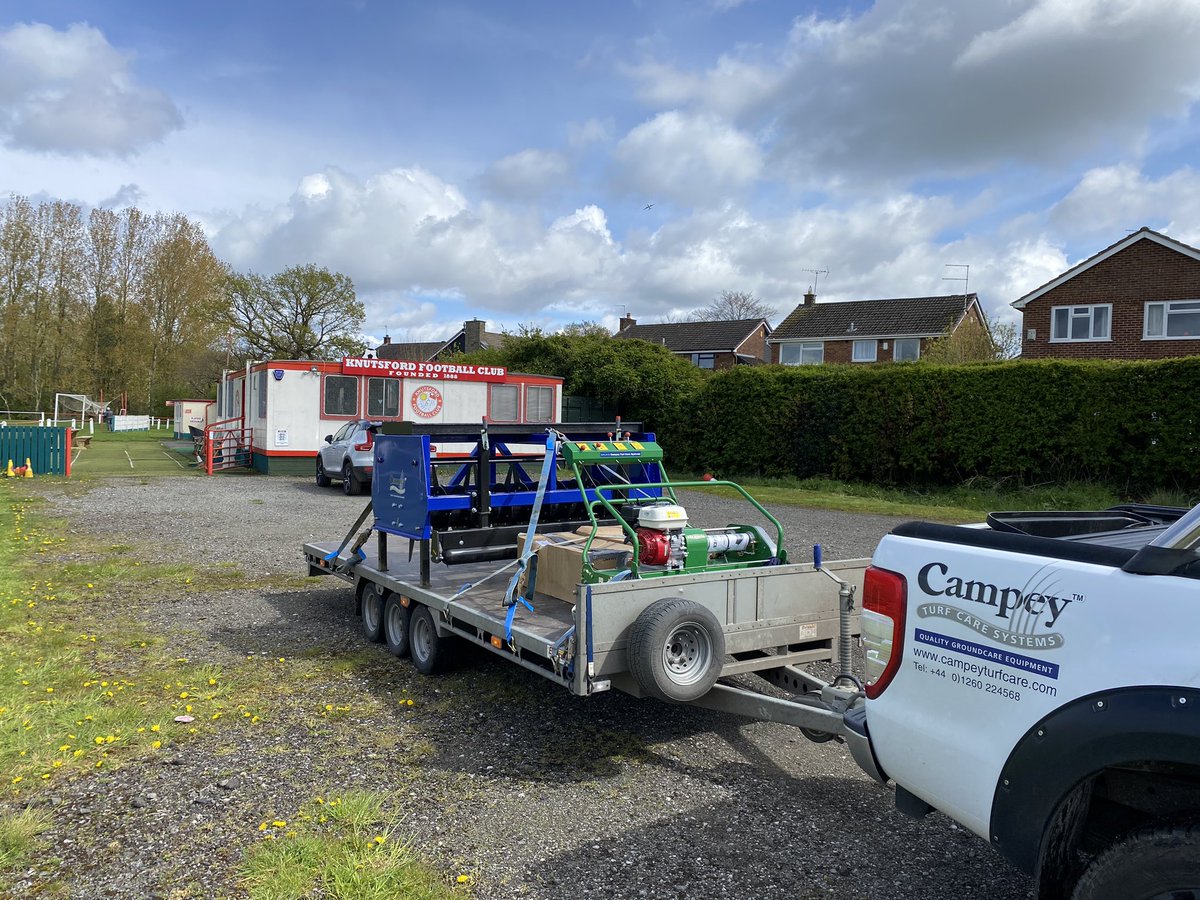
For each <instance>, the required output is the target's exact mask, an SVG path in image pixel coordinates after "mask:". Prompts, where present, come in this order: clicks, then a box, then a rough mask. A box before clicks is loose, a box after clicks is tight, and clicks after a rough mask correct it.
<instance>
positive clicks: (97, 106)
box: [0, 23, 183, 156]
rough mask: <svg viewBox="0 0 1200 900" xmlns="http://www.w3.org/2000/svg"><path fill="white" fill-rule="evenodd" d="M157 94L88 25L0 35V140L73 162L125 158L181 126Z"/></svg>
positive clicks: (21, 28)
mask: <svg viewBox="0 0 1200 900" xmlns="http://www.w3.org/2000/svg"><path fill="white" fill-rule="evenodd" d="M182 125H183V117H182V116H181V115H180V112H179V110H178V109H177V108H176V107H175V104H174V103H172V101H171V99H170V98H169V97H168V96H167V95H166V94H165V93H163V92H162V91H159V90H156V89H154V88H150V87H146V86H144V85H141V84H139V83H138V82H137V81H136V79H135V78H134V76H133V72H132V70H131V67H130V60H129V57H127V56H125V55H123V54H122V53H120V52H119V51H117V50H116V49H115V48H114V47H112V46H111V45H110V44H109V43H108V41H107V40H106V39H105V37H104V35H103V34H102V33H101V32H100V31H98V30H97V29H95V28H92V27H90V26H88V25H85V24H74V25H71V26H69V27H68V28H67V29H66V30H64V31H59V30H56V29H54V28H51V27H50V26H49V25H43V24H40V23H34V24H20V25H14V26H13V27H11V28H9V29H8V30H6V31H0V138H2V139H3V140H4V142H5V143H6V144H7V145H9V146H10V147H14V148H18V149H24V150H34V151H43V152H52V153H62V154H66V155H71V156H83V155H94V156H126V155H129V154H132V153H135V152H137V151H138V150H140V149H141V148H143V147H144V146H146V145H147V144H149V143H152V142H154V141H157V140H159V139H161V138H163V137H164V136H166V135H167V134H168V133H170V132H172V131H174V130H176V129H178V128H180V127H182Z"/></svg>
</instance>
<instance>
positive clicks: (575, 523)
mask: <svg viewBox="0 0 1200 900" xmlns="http://www.w3.org/2000/svg"><path fill="white" fill-rule="evenodd" d="M553 429H561V432H556V431H555V430H553ZM395 432H407V433H395ZM556 437H557V438H564V437H565V438H566V439H569V440H571V441H579V442H587V443H589V444H591V445H592V446H595V444H596V443H597V442H599V443H602V444H603V443H604V442H614V441H617V442H619V441H622V440H623V441H628V442H633V443H643V444H653V443H654V434H653V433H648V432H643V431H642V430H641V425H640V424H639V423H629V424H623V423H621V422H620V421H619V420H618V421H616V422H613V423H576V424H564V425H555V426H551V427H550V428H549V429H548V427H547V426H546V425H495V424H487V423H484V424H482V425H410V424H408V423H398V424H397V425H395V426H390V425H384V426H381V428H380V430H379V433H378V434H377V435H376V437H375V447H374V449H375V462H374V465H375V471H374V474H373V477H372V482H371V485H372V486H371V502H372V507H373V509H374V514H375V523H374V530H375V531H376V532H377V533H379V535H380V536H381V537H382V536H383V535H396V536H397V537H401V538H407V539H408V540H409V541H410V544H409V555H410V557H411V555H412V554H413V552H414V551H415V550H416V548H418V547H419V549H420V554H421V577H422V581H423V582H428V574H429V566H430V564H431V563H433V562H441V563H445V564H447V565H456V564H459V563H473V562H487V561H498V560H510V559H513V558H514V557H515V556H516V555H517V552H518V549H519V548H518V535H519V534H520V533H522V532H527V531H529V530H530V529H529V523H530V521H531V519H532V520H534V521H536V525H535V527H534V529H533V530H534V531H537V532H552V531H573V530H575V529H576V528H579V527H581V526H584V525H589V526H590V525H596V524H599V525H615V524H618V522H617V520H616V519H615V518H602V519H601V520H599V521H598V522H597V521H596V520H595V519H594V518H593V516H591V515H589V509H588V507H589V505H590V504H592V503H594V502H595V501H597V500H598V499H599V498H600V493H599V490H600V489H601V488H604V489H605V491H604V493H605V495H606V496H607V497H610V498H611V497H613V496H617V497H618V498H620V499H623V500H625V501H629V502H633V503H647V502H653V501H655V500H657V499H659V498H661V497H662V496H663V489H662V488H661V487H642V488H636V489H628V488H626V487H625V486H626V485H630V484H635V485H647V484H654V483H658V482H664V481H665V480H666V479H665V477H664V475H663V473H662V468H661V464H660V462H659V460H658V459H654V460H645V459H642V458H641V457H640V456H639V455H638V454H634V453H630V454H627V455H625V456H622V455H621V454H620V453H619V452H615V453H613V454H612V455H611V456H610V457H609V458H604V459H597V460H596V461H595V462H593V463H591V464H588V465H585V466H582V467H564V466H562V465H560V462H561V460H560V459H559V458H558V457H557V455H556V454H555V453H554V452H553V442H554V440H555V439H556ZM548 446H549V447H550V452H549V453H548V452H547V448H548ZM658 456H659V459H661V454H659V455H658ZM548 460H549V461H548ZM543 481H545V486H544V488H543V489H542V490H539V487H540V486H541V485H542V482H543ZM581 482H582V483H581ZM535 509H536V515H535ZM384 552H385V553H386V550H385V551H384Z"/></svg>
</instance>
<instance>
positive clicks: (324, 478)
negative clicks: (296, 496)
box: [317, 453, 333, 487]
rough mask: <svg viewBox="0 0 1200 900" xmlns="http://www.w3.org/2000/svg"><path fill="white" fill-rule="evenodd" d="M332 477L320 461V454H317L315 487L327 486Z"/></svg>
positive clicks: (330, 482)
mask: <svg viewBox="0 0 1200 900" xmlns="http://www.w3.org/2000/svg"><path fill="white" fill-rule="evenodd" d="M331 484H333V479H332V478H330V477H329V475H328V474H326V472H325V463H323V462H321V454H320V453H318V454H317V487H329V486H330V485H331Z"/></svg>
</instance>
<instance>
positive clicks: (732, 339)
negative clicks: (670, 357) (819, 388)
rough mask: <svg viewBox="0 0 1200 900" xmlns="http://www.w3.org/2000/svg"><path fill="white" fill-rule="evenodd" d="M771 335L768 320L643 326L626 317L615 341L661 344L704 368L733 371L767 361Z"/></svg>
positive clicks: (732, 320)
mask: <svg viewBox="0 0 1200 900" xmlns="http://www.w3.org/2000/svg"><path fill="white" fill-rule="evenodd" d="M770 335H771V325H770V323H769V322H767V320H766V319H728V320H722V321H716V322H663V323H661V324H658V325H639V324H638V323H637V319H635V318H633V317H632V316H624V317H622V319H621V322H620V326H619V328H618V330H617V333H616V334H615V335H614V338H619V339H622V340H640V341H649V342H650V343H651V344H659V345H661V346H663V347H666V348H667V349H668V350H670V351H671V352H672V353H674V354H675V355H676V356H682V357H683V358H684V359H687V360H690V361H691V363H692V365H694V366H698V367H699V368H701V369H732V368H733V367H734V366H746V365H751V366H753V365H761V364H763V363H765V362H767V338H768V337H770Z"/></svg>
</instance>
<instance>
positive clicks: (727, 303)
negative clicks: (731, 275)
mask: <svg viewBox="0 0 1200 900" xmlns="http://www.w3.org/2000/svg"><path fill="white" fill-rule="evenodd" d="M773 315H775V307H773V306H768V305H767V304H766V303H764V302H763V301H761V300H759V299H758V298H757V297H755V296H754V294H753V293H751V292H750V291H721V294H720V296H718V297H717V298H715V299H714V300H713V301H712V303H710V304H708V306H702V307H701V308H700V309H697V310H695V311H694V312H693V313H692V316H691V318H692V321H695V322H716V321H731V320H733V319H770V318H771V317H772V316H773Z"/></svg>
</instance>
